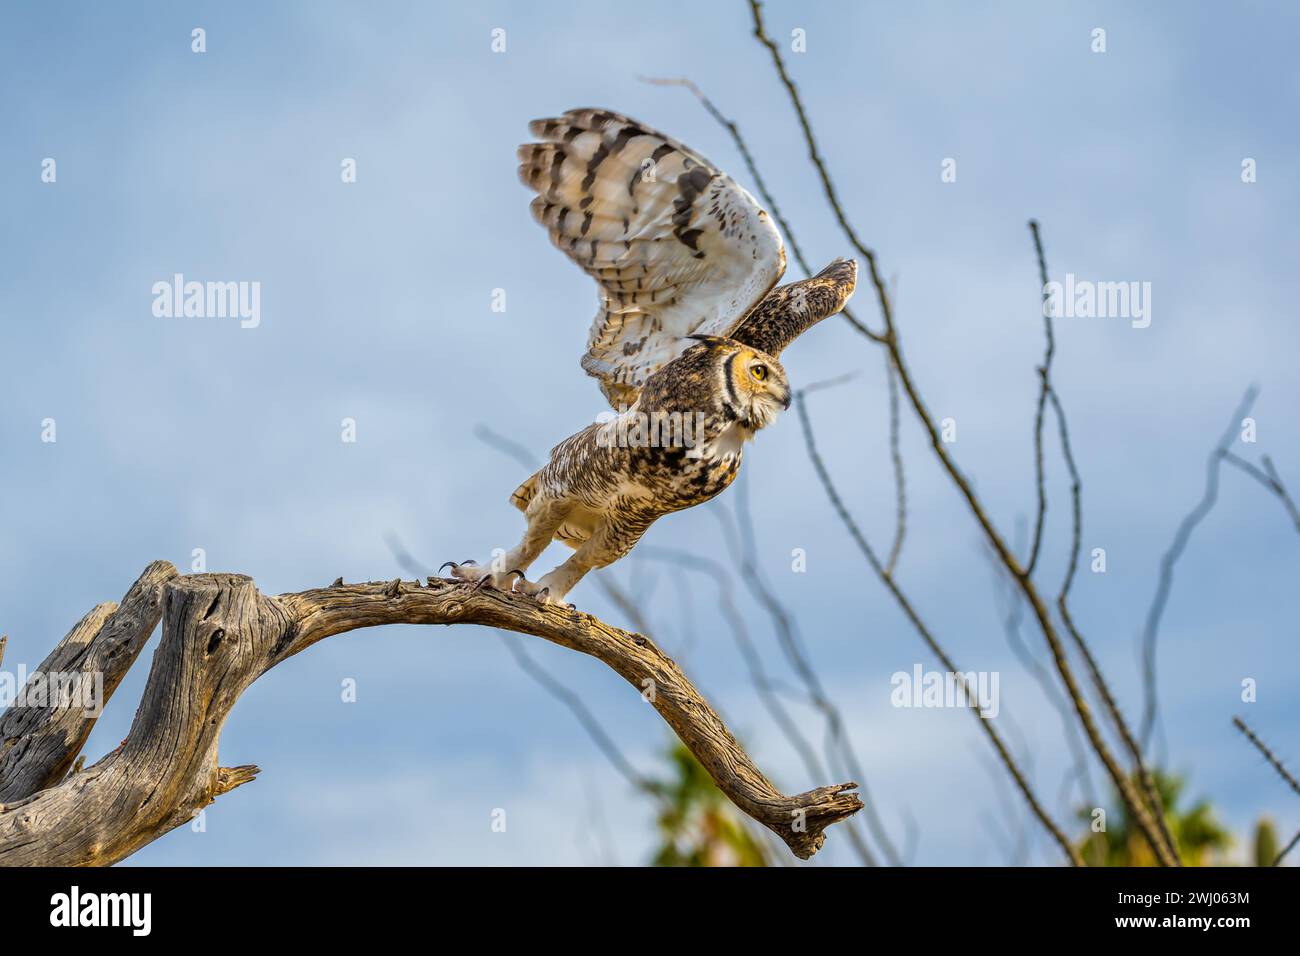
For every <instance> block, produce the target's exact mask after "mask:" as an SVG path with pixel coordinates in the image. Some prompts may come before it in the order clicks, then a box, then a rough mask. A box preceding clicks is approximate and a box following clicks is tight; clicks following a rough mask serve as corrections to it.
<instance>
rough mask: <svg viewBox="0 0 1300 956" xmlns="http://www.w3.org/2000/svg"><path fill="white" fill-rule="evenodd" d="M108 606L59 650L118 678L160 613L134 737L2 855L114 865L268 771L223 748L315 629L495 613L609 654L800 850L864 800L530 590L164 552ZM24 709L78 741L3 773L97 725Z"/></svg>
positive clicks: (16, 816)
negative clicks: (355, 580) (250, 572)
mask: <svg viewBox="0 0 1300 956" xmlns="http://www.w3.org/2000/svg"><path fill="white" fill-rule="evenodd" d="M159 595H160V596H161V601H160V602H159V601H158V596H159ZM103 607H104V606H101V608H97V609H96V611H93V612H91V615H89V616H88V618H89V621H87V620H83V621H82V622H81V623H80V624H78V625H77V627H75V628H74V629H73V631H72V633H71V634H69V636H68V637H67V638H65V639H64V641H63V642H61V643H60V645H59V648H56V650H55V652H54V654H52V655H51V658H52V659H53V658H55V657H57V656H58V655H59V654H60V653H61V652H68V651H69V649H70V648H72V647H73V646H77V645H79V646H81V647H82V648H83V650H82V651H80V652H79V654H78V655H76V659H78V660H83V661H85V662H103V666H104V673H105V688H106V690H107V688H108V686H109V684H110V678H109V674H110V672H111V673H113V674H116V675H117V680H116V681H113V682H112V686H114V687H116V682H117V681H120V679H121V675H122V674H124V673H125V671H126V669H127V668H128V667H129V664H130V660H133V659H134V656H135V655H136V654H138V653H139V648H140V646H142V645H143V643H144V641H145V640H147V638H148V635H149V633H150V631H151V630H152V623H151V622H152V621H156V620H157V616H155V615H160V616H161V619H162V640H161V642H160V644H159V647H158V650H157V652H156V653H155V654H154V659H153V665H152V669H151V670H150V674H149V680H148V683H147V685H146V687H145V690H144V696H143V698H142V700H141V703H140V707H139V710H138V711H137V712H136V716H135V721H134V723H133V724H132V726H131V731H130V733H129V734H128V736H127V738H126V740H125V741H123V742H122V745H121V746H119V747H118V748H117V749H116V750H114V751H113V752H112V753H110V754H108V755H107V756H106V757H104V758H103V759H102V760H100V761H99V762H98V763H96V764H94V765H93V766H90V767H86V768H85V769H84V770H81V771H80V772H79V773H77V774H75V775H73V776H71V777H69V778H67V779H66V780H63V781H62V782H61V783H58V782H52V783H49V782H47V785H46V788H45V789H39V790H38V791H34V792H31V793H30V794H29V795H21V796H18V797H17V798H16V799H15V797H12V796H11V797H8V798H6V800H5V802H3V803H0V865H10V866H16V865H44V866H84V865H106V864H112V863H115V862H117V861H119V860H122V859H124V858H125V857H127V856H129V855H130V854H132V853H134V852H135V851H136V850H138V849H140V848H141V847H142V846H145V845H146V844H148V843H150V842H152V841H153V840H155V839H157V838H158V837H160V836H162V835H163V834H164V833H167V832H168V831H170V830H173V829H175V828H176V827H178V826H181V825H182V824H184V823H186V822H188V821H189V820H190V819H192V817H193V816H194V815H195V814H196V813H197V812H198V811H199V810H201V809H202V808H203V807H205V806H207V805H208V804H210V803H212V802H213V800H215V799H216V798H217V797H218V796H220V795H221V794H223V793H227V792H229V791H230V790H233V789H234V788H235V787H238V786H240V785H241V784H244V783H247V782H248V781H250V780H252V779H253V777H254V776H255V775H256V773H257V768H256V767H252V766H243V767H233V768H227V767H221V766H219V765H218V762H217V747H218V740H219V737H220V734H221V728H222V726H223V725H224V723H225V720H226V718H227V716H229V714H230V711H231V710H232V709H233V707H234V705H235V702H236V701H237V700H238V699H239V697H240V695H241V694H242V693H243V692H244V691H245V690H247V689H248V688H249V687H250V686H252V684H253V683H254V681H256V680H257V679H258V678H259V677H260V676H262V675H263V674H265V673H266V672H267V671H269V670H270V669H271V668H272V667H274V666H275V665H277V664H279V663H280V662H281V661H284V660H287V659H288V658H290V657H292V656H294V655H295V654H298V653H300V652H302V651H304V650H306V649H307V648H309V647H311V646H312V645H313V644H315V643H317V642H318V641H321V640H324V639H325V638H327V637H331V636H333V635H335V634H341V633H344V632H346V631H351V630H355V629H357V628H361V627H374V626H377V625H381V624H482V625H486V626H489V627H499V628H504V629H506V630H510V631H516V632H519V633H523V634H531V635H533V636H535V637H540V638H542V639H544V640H548V641H551V642H552V643H555V644H559V645H561V646H563V647H567V648H570V649H571V650H575V651H579V652H581V653H584V654H588V655H590V656H592V657H595V658H597V659H598V660H600V661H602V662H603V663H605V664H606V665H607V666H609V667H610V668H611V669H613V670H614V671H615V672H616V673H618V674H619V675H620V676H621V677H623V678H624V679H625V680H627V681H628V682H629V683H631V684H632V685H633V686H634V687H636V688H637V689H638V691H640V692H641V694H642V696H643V697H644V698H646V699H647V701H648V702H649V703H650V704H651V705H652V706H653V707H654V708H655V710H657V711H658V712H659V714H660V716H661V717H663V719H664V720H665V721H666V722H667V723H668V725H669V726H670V727H672V729H673V730H674V731H675V732H676V733H677V735H678V737H680V738H681V739H682V742H683V743H685V744H686V746H687V747H688V748H689V749H690V750H691V752H692V753H693V754H694V755H695V757H696V758H697V759H698V760H699V761H700V763H701V764H702V765H703V766H704V767H705V768H706V769H707V770H708V772H709V774H710V775H711V776H712V777H713V780H714V782H715V783H716V784H717V785H718V788H719V789H720V790H721V791H722V792H723V793H724V794H726V795H727V797H728V798H729V799H730V800H731V801H732V802H733V803H734V804H735V805H736V806H737V807H738V808H739V809H740V810H742V811H743V812H744V813H746V814H747V815H749V816H750V817H752V818H753V819H754V820H756V821H757V822H759V823H761V824H763V825H764V826H766V827H768V828H769V829H770V830H772V831H773V832H774V833H776V834H777V835H778V836H779V837H781V839H782V840H784V841H785V843H786V845H787V846H788V847H789V848H790V850H791V852H793V853H794V854H795V855H796V856H798V857H800V858H802V859H807V858H808V857H811V856H812V855H813V854H814V853H815V852H817V850H818V849H819V848H820V847H821V846H822V844H823V843H824V842H825V839H826V837H825V832H824V831H825V829H826V828H827V827H828V826H830V825H831V824H833V823H838V822H839V821H841V820H844V819H846V818H847V817H849V816H851V815H852V814H854V813H856V812H857V811H858V810H859V809H860V808H861V806H862V803H861V801H860V800H859V799H858V797H857V795H856V794H854V793H852V792H851V791H852V790H853V789H854V788H855V786H856V785H855V784H853V783H844V784H839V785H835V786H827V787H819V788H817V789H815V790H811V791H808V792H807V793H802V794H797V795H794V796H786V795H784V794H782V793H780V792H779V791H777V790H776V788H775V787H773V786H772V784H771V783H770V782H769V781H768V780H767V778H766V777H765V776H764V775H763V774H762V772H761V771H760V770H759V769H758V767H757V766H755V764H754V762H753V761H752V760H751V759H750V757H749V756H748V754H746V753H745V752H744V750H742V749H741V747H740V745H739V744H738V743H737V742H736V739H735V738H734V737H733V736H732V735H731V732H730V731H728V730H727V728H726V727H725V726H724V725H723V723H722V721H721V719H720V718H719V717H718V715H717V714H716V713H715V712H714V710H713V708H712V707H710V706H709V704H708V702H707V701H705V700H704V698H703V697H702V696H701V695H700V693H699V691H697V690H696V689H695V687H694V685H693V684H691V682H690V680H689V679H687V677H686V676H685V675H684V674H683V673H682V672H681V670H680V669H679V668H678V667H677V665H676V664H675V663H674V662H673V661H672V660H671V659H670V658H669V657H667V656H666V655H664V654H663V653H662V652H661V651H660V650H659V649H658V648H657V647H656V646H655V645H654V644H653V643H652V642H651V641H650V640H649V639H648V638H645V637H642V636H641V635H639V634H633V633H629V632H627V631H622V630H619V629H617V628H613V627H610V626H609V625H607V624H605V623H603V622H602V621H600V620H598V619H596V618H594V617H591V616H590V615H587V614H582V613H579V612H575V611H569V610H564V609H561V608H558V607H551V606H543V605H539V604H537V603H535V602H533V601H531V600H528V599H526V598H523V597H520V596H516V595H509V594H504V593H501V592H497V591H491V590H484V589H480V590H475V589H474V588H472V587H471V586H469V585H465V584H461V583H459V582H452V581H447V580H443V579H439V578H429V579H428V586H427V587H425V586H421V585H420V584H419V583H407V582H402V581H392V582H390V583H387V584H384V583H369V584H354V585H344V584H342V583H341V582H336V583H335V585H334V586H332V587H328V588H319V589H315V590H310V591H303V592H301V593H296V594H282V595H279V596H274V597H272V596H267V595H264V594H261V593H260V592H259V591H258V589H257V587H256V585H254V583H253V581H252V579H251V578H248V577H246V576H244V575H240V574H195V575H185V576H177V575H176V573H175V569H173V568H171V566H170V565H167V564H165V563H159V564H155V565H151V566H150V568H149V569H147V570H146V572H145V574H144V575H143V576H142V577H141V580H140V581H138V582H137V583H136V586H135V587H133V588H132V591H131V593H129V594H128V595H127V598H126V599H125V600H124V601H123V603H122V606H121V607H120V608H116V609H113V610H109V611H107V612H105V611H104V610H103ZM124 610H126V611H127V614H126V615H123V611H124ZM101 618H103V619H102V620H101ZM128 618H129V622H128V620H127V619H128ZM128 657H129V658H130V659H128ZM60 660H62V658H60ZM123 662H124V663H123ZM26 709H27V708H21V709H16V710H15V711H14V712H11V713H10V714H6V715H5V724H6V726H7V725H8V722H9V721H10V720H11V719H12V720H20V719H26V720H28V721H30V722H31V724H32V734H33V738H34V739H35V740H37V741H38V742H39V741H42V740H45V739H46V736H47V735H46V734H45V729H46V728H49V727H52V726H54V725H56V724H57V725H58V726H59V727H61V728H64V732H63V736H62V740H63V741H64V742H65V743H64V746H62V747H61V748H51V747H46V746H30V745H27V746H25V745H24V744H23V740H24V739H27V738H22V737H19V738H17V739H16V740H15V742H14V743H11V744H9V746H8V747H7V752H9V751H17V750H18V748H20V747H22V748H23V750H22V752H21V753H19V754H18V755H17V756H15V757H13V758H11V760H10V762H9V763H8V764H7V765H6V769H7V773H8V777H7V778H6V779H8V780H12V781H16V780H35V779H37V778H38V777H41V775H42V774H44V778H43V779H45V780H47V781H50V780H57V779H58V778H59V777H61V776H62V773H63V772H65V771H66V766H67V764H70V763H71V762H72V760H73V759H74V758H75V755H76V751H77V750H79V749H80V746H81V744H82V743H84V740H85V734H88V733H89V728H88V727H85V728H84V734H83V733H82V730H83V727H82V723H83V722H85V721H87V720H89V721H91V722H92V723H93V718H90V717H85V716H82V715H81V714H80V712H79V711H78V712H74V713H75V714H76V717H75V718H74V717H71V716H68V715H67V714H66V713H65V712H63V711H57V712H56V713H55V714H54V715H53V716H52V717H49V718H47V719H45V720H41V719H39V716H38V717H36V718H33V717H32V715H28V716H27V717H26V718H24V717H23V715H22V713H21V711H22V710H26ZM14 714H17V716H14ZM65 721H66V722H67V723H66V724H65ZM73 725H75V726H73ZM51 755H55V756H51ZM60 766H62V769H59V768H60ZM56 771H57V774H56ZM18 789H21V788H18ZM15 792H17V790H15Z"/></svg>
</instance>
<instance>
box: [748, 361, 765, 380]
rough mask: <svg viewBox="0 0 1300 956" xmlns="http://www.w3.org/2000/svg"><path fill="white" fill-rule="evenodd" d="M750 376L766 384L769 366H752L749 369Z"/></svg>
mask: <svg viewBox="0 0 1300 956" xmlns="http://www.w3.org/2000/svg"><path fill="white" fill-rule="evenodd" d="M749 374H750V375H752V376H754V378H756V379H758V380H759V381H760V382H766V381H767V366H766V365H751V366H750V367H749Z"/></svg>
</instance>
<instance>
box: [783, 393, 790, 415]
mask: <svg viewBox="0 0 1300 956" xmlns="http://www.w3.org/2000/svg"><path fill="white" fill-rule="evenodd" d="M781 407H782V408H784V409H785V410H786V411H787V412H788V411H789V410H790V391H789V389H786V393H785V395H783V396H782V397H781Z"/></svg>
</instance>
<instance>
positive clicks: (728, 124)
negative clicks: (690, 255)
mask: <svg viewBox="0 0 1300 956" xmlns="http://www.w3.org/2000/svg"><path fill="white" fill-rule="evenodd" d="M639 79H640V80H641V81H642V82H643V83H649V84H651V85H652V86H681V87H684V88H686V89H688V90H690V91H691V93H692V94H694V96H695V98H696V99H697V100H699V101H700V103H701V104H703V106H704V108H705V110H707V111H708V113H709V115H710V116H712V117H713V118H714V119H715V120H716V121H717V122H718V124H719V125H720V126H722V128H723V129H725V130H726V131H727V132H728V133H730V134H731V140H732V142H733V143H735V144H736V149H737V150H739V151H740V157H741V159H742V160H744V163H745V168H746V169H748V170H749V175H750V176H752V177H753V179H754V186H755V187H756V188H757V189H758V194H759V195H760V196H761V197H762V198H763V203H764V205H765V206H766V207H767V209H768V211H769V212H770V213H771V214H772V218H773V219H775V220H776V223H777V225H778V226H780V227H781V233H782V234H783V235H784V236H785V241H786V242H787V243H789V245H790V251H791V252H793V253H794V258H795V261H796V262H798V263H799V268H800V269H802V270H803V271H804V272H806V273H807V274H808V275H812V274H813V273H814V272H816V270H815V269H813V268H812V267H811V266H809V264H808V258H807V257H806V256H805V255H804V253H803V247H802V246H800V245H799V240H798V239H797V238H796V237H795V234H794V230H793V229H791V228H790V223H789V222H788V221H787V220H786V218H785V216H784V215H782V213H781V207H780V206H779V205H778V204H777V201H776V198H775V197H774V196H773V195H772V193H771V191H770V190H769V189H768V188H767V183H766V182H764V181H763V174H762V173H760V172H759V171H758V164H757V163H755V162H754V156H753V154H752V153H751V152H750V151H749V146H748V144H746V142H745V138H744V137H743V136H741V134H740V127H738V126H737V125H736V124H735V123H734V122H732V121H731V120H729V119H727V117H726V116H724V115H723V114H722V112H721V111H720V110H719V109H718V108H717V107H716V106H714V105H713V101H712V100H710V99H709V98H708V97H707V96H705V95H704V93H703V91H702V90H701V89H700V88H699V87H698V86H696V85H695V84H694V83H693V82H691V81H690V80H688V79H686V78H684V77H682V78H679V79H665V78H662V77H652V76H643V77H639ZM840 315H841V316H843V318H844V321H846V322H848V323H849V325H851V326H852V327H853V328H854V330H856V331H857V332H858V333H860V334H861V335H865V336H866V337H867V338H869V339H871V340H872V341H873V342H881V341H883V339H882V338H881V336H880V334H879V333H878V332H873V331H871V329H869V328H867V326H866V325H864V324H863V323H862V322H860V321H859V320H858V318H857V317H856V316H855V315H854V314H853V310H852V309H850V308H847V307H846V308H843V309H841V310H840Z"/></svg>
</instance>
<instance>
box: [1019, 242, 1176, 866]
mask: <svg viewBox="0 0 1300 956" xmlns="http://www.w3.org/2000/svg"><path fill="white" fill-rule="evenodd" d="M1029 231H1030V234H1031V235H1032V236H1033V239H1034V252H1035V254H1036V258H1037V260H1038V279H1039V282H1040V283H1041V286H1042V288H1043V290H1044V291H1043V302H1044V307H1043V322H1044V328H1045V333H1046V337H1047V344H1046V358H1045V359H1044V361H1043V364H1042V366H1041V367H1040V368H1039V377H1040V379H1041V381H1042V391H1041V392H1040V394H1039V401H1038V412H1037V416H1036V419H1035V427H1034V448H1035V458H1036V461H1037V479H1038V519H1037V523H1036V525H1035V529H1034V545H1033V552H1032V558H1031V564H1030V567H1029V568H1027V569H1026V571H1025V575H1026V577H1028V576H1029V575H1030V574H1031V573H1032V562H1033V561H1035V560H1037V556H1038V548H1039V544H1040V543H1041V540H1042V532H1043V515H1044V513H1045V512H1046V509H1047V499H1046V495H1045V492H1044V490H1043V403H1044V400H1050V402H1051V405H1052V412H1053V414H1055V416H1056V424H1057V430H1058V435H1059V438H1060V443H1061V457H1062V458H1064V459H1065V467H1066V470H1067V471H1068V473H1069V475H1070V517H1071V537H1070V561H1069V565H1068V567H1067V568H1066V572H1065V580H1064V582H1063V583H1062V585H1061V591H1060V593H1059V594H1058V595H1057V598H1056V609H1057V611H1058V613H1059V614H1060V615H1061V621H1062V623H1063V624H1064V625H1065V629H1066V632H1067V633H1068V634H1069V635H1070V637H1071V638H1072V639H1073V641H1074V645H1075V647H1076V648H1078V651H1079V653H1080V655H1081V656H1082V657H1083V661H1084V664H1085V665H1086V666H1087V668H1088V676H1089V678H1090V679H1091V681H1092V685H1093V688H1094V689H1095V690H1096V691H1097V694H1098V695H1099V696H1100V697H1101V700H1102V705H1103V707H1104V708H1105V710H1106V713H1107V715H1108V716H1109V717H1110V722H1111V725H1112V726H1113V727H1114V728H1115V730H1116V732H1117V733H1118V734H1119V735H1120V739H1121V740H1122V741H1123V742H1124V746H1125V747H1126V749H1127V750H1128V752H1129V756H1130V757H1131V758H1132V760H1133V765H1134V766H1135V767H1136V768H1137V776H1138V783H1139V784H1140V785H1141V787H1142V796H1143V797H1144V799H1145V800H1146V804H1147V808H1148V810H1149V811H1150V813H1151V816H1152V818H1153V819H1154V820H1155V823H1156V829H1157V830H1158V831H1159V834H1160V839H1161V841H1162V842H1163V843H1164V844H1165V849H1166V850H1167V851H1168V854H1169V858H1170V859H1172V860H1173V861H1175V862H1181V861H1179V857H1178V844H1177V843H1176V842H1175V841H1174V838H1173V834H1172V833H1170V832H1169V824H1168V822H1167V821H1166V820H1165V811H1164V805H1163V803H1162V802H1161V799H1160V789H1159V788H1158V787H1157V786H1156V782H1155V778H1154V777H1153V776H1152V775H1151V771H1150V770H1149V769H1148V767H1147V765H1146V761H1145V759H1143V756H1142V748H1141V747H1139V746H1138V743H1137V740H1136V739H1135V738H1134V736H1133V731H1132V730H1131V729H1130V728H1129V725H1128V721H1126V720H1125V719H1124V715H1123V713H1122V712H1121V711H1120V709H1119V704H1118V703H1117V702H1116V700H1115V695H1114V694H1112V693H1111V690H1110V685H1109V684H1108V683H1107V682H1106V678H1105V676H1104V675H1103V674H1102V671H1101V667H1100V666H1099V665H1098V664H1097V659H1096V658H1095V657H1094V656H1093V654H1092V649H1091V648H1090V647H1089V646H1088V643H1087V641H1085V640H1084V639H1083V634H1082V633H1081V632H1080V631H1079V628H1078V627H1076V626H1075V623H1074V618H1073V617H1072V616H1071V614H1070V606H1069V601H1068V595H1069V592H1070V585H1071V584H1072V583H1073V581H1074V575H1075V573H1076V571H1077V569H1078V566H1079V555H1080V551H1081V549H1082V543H1083V481H1082V479H1081V478H1080V477H1079V468H1078V465H1077V464H1076V462H1075V460H1074V451H1073V449H1072V448H1071V445H1070V428H1069V424H1068V422H1067V421H1066V418H1065V407H1064V405H1063V404H1062V402H1061V399H1060V396H1059V395H1058V394H1057V392H1056V386H1055V385H1054V384H1053V383H1052V356H1053V355H1055V353H1056V340H1055V338H1054V336H1053V332H1052V321H1051V317H1050V316H1049V315H1048V311H1047V307H1046V301H1047V291H1046V289H1047V281H1048V280H1047V258H1046V256H1044V255H1043V241H1042V235H1041V233H1040V232H1039V228H1038V223H1037V222H1036V221H1035V220H1032V219H1031V220H1030V221H1029Z"/></svg>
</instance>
